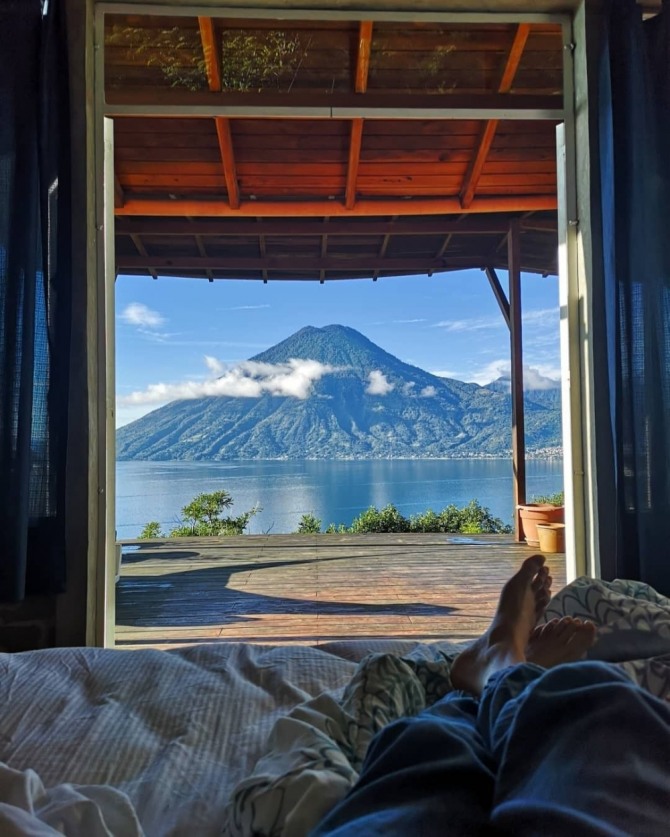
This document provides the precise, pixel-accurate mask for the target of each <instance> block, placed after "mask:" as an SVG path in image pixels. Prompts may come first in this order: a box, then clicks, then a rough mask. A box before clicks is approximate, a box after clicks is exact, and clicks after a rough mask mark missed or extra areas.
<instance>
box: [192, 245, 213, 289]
mask: <svg viewBox="0 0 670 837" xmlns="http://www.w3.org/2000/svg"><path fill="white" fill-rule="evenodd" d="M195 245H196V247H197V248H198V253H200V255H201V256H202V258H203V259H206V258H208V256H207V250H205V245H204V244H203V241H202V236H200V235H196V236H195ZM207 278H208V279H209V281H210V282H213V281H214V275H213V273H212V271H211V270H208V271H207Z"/></svg>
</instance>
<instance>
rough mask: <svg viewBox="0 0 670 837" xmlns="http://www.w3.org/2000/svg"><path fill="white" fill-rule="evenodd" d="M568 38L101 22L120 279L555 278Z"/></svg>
mask: <svg viewBox="0 0 670 837" xmlns="http://www.w3.org/2000/svg"><path fill="white" fill-rule="evenodd" d="M564 53H565V50H564V48H563V35H562V29H561V26H560V24H559V23H554V22H548V23H509V24H507V23H503V24H501V23H497V24H482V23H478V24H458V25H454V24H449V25H447V24H443V23H412V22H403V23H398V22H393V23H391V22H374V23H373V22H372V21H359V20H327V21H313V20H283V21H280V20H247V19H240V18H230V19H226V18H209V17H208V18H203V17H200V18H195V17H193V18H189V17H172V18H170V17H158V16H137V15H132V16H129V15H111V14H109V15H106V17H105V97H106V111H107V113H108V115H110V116H112V117H113V118H114V125H115V132H114V134H115V138H114V143H115V173H116V182H115V207H116V215H117V219H116V220H117V226H116V258H117V268H118V271H119V272H120V273H132V274H141V273H147V272H148V273H150V274H151V275H154V276H155V275H158V274H162V275H180V276H202V277H206V278H209V279H210V280H213V279H218V278H250V279H262V280H265V281H267V280H274V279H317V280H321V281H326V280H330V279H341V278H358V277H370V276H372V277H373V278H377V277H383V276H389V275H399V274H418V273H429V274H430V273H438V272H442V271H448V270H457V269H462V268H467V267H481V268H486V267H488V268H497V267H505V266H506V263H507V251H506V247H505V246H504V243H505V239H506V233H507V229H508V226H509V221H510V219H511V218H514V217H519V218H521V230H522V236H521V259H522V268H523V269H524V270H527V271H532V272H537V273H545V274H546V273H555V272H556V247H557V244H556V242H557V233H556V212H555V210H556V152H555V127H556V124H557V122H559V121H562V118H563V95H564V94H563V65H564Z"/></svg>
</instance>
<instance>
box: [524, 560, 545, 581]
mask: <svg viewBox="0 0 670 837" xmlns="http://www.w3.org/2000/svg"><path fill="white" fill-rule="evenodd" d="M545 561H546V558H545V557H544V555H531V556H530V558H526V560H525V561H524V562H523V564H522V565H521V569H520V570H519V575H521V576H523V577H524V578H526V579H527V580H528V581H529V582H530V581H531V580H532V579H533V578H535V576H536V575H537V574H538V572H539V571H540V570H541V569H542V566H543V565H544V562H545Z"/></svg>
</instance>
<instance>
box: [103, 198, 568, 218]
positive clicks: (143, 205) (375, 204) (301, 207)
mask: <svg viewBox="0 0 670 837" xmlns="http://www.w3.org/2000/svg"><path fill="white" fill-rule="evenodd" d="M556 207H557V199H556V195H517V196H510V197H507V196H504V197H482V198H477V200H475V201H473V202H472V204H471V206H470V207H469V210H468V211H469V212H472V213H486V212H522V211H524V210H531V209H532V210H537V211H540V210H548V209H554V210H555V209H556ZM115 212H116V214H117V216H123V215H156V216H160V217H163V218H168V217H172V218H175V217H184V216H187V215H190V216H193V217H194V218H226V217H227V218H233V217H254V218H255V217H258V216H265V217H268V218H325V217H331V218H333V217H338V216H339V217H342V216H351V217H354V216H358V217H371V216H383V215H401V216H402V215H460V214H462V212H463V207H462V206H461V202H460V200H459V199H458V198H418V199H416V200H415V199H412V200H398V199H390V200H385V199H382V200H365V201H358V202H357V203H356V205H355V206H354V208H353V209H347V208H346V207H345V205H344V204H343V203H340V202H339V201H329V200H316V201H246V202H244V203H240V205H239V207H238V208H236V209H234V208H233V207H232V206H231V205H230V203H229V202H228V201H216V200H211V201H210V200H183V199H179V198H178V199H176V200H169V199H165V200H163V199H157V198H131V197H126V202H125V204H124V205H123V206H121V207H117V208H116V210H115Z"/></svg>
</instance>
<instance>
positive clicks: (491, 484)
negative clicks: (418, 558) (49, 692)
mask: <svg viewBox="0 0 670 837" xmlns="http://www.w3.org/2000/svg"><path fill="white" fill-rule="evenodd" d="M116 468H117V471H116V478H117V488H116V520H117V537H118V538H120V539H127V538H134V537H137V535H138V534H139V533H140V531H141V530H142V528H143V526H144V524H145V523H147V522H148V521H150V520H158V521H159V522H160V523H161V525H162V527H163V529H164V531H167V530H168V528H169V527H170V526H171V525H173V524H174V523H175V522H176V521H177V519H178V517H179V512H180V509H181V508H182V506H184V505H185V504H186V503H188V502H189V501H190V500H192V499H193V497H194V496H195V495H196V494H199V493H201V492H203V491H216V490H219V489H225V490H226V491H228V492H229V493H230V494H231V495H232V497H233V500H234V506H233V508H232V512H233V513H234V514H236V513H240V512H242V511H244V510H246V509H249V508H251V507H252V506H254V505H255V504H259V505H261V506H262V507H263V510H262V511H261V512H260V514H258V515H256V517H254V518H253V519H252V521H251V523H250V526H249V528H248V530H247V531H248V532H250V533H252V534H261V533H265V532H270V533H272V534H281V533H286V532H294V531H295V530H296V529H297V527H298V522H299V521H300V518H301V516H302V515H303V514H307V513H311V514H314V515H316V517H319V518H321V520H322V523H323V527H324V528H325V526H326V525H327V524H328V523H346V524H347V525H349V524H350V523H351V521H352V520H353V519H354V517H356V516H357V515H358V514H360V513H361V512H362V511H364V510H365V509H367V508H368V507H369V506H377V508H381V507H382V506H385V505H386V504H387V503H394V504H395V505H396V506H397V507H398V509H399V510H400V511H401V512H402V513H403V514H405V515H410V514H416V513H418V512H423V511H426V510H427V509H429V508H432V509H433V510H434V511H440V510H441V509H443V508H444V507H445V506H446V505H449V504H450V503H454V504H456V505H457V506H463V505H465V504H466V503H468V502H469V501H470V500H473V499H477V500H479V502H480V503H481V504H482V505H483V506H488V508H489V509H490V510H491V511H492V513H493V514H494V515H495V516H496V517H499V518H501V519H502V520H503V521H505V522H506V523H511V522H512V511H513V509H512V463H511V460H509V459H447V460H442V459H441V460H435V459H429V460H426V459H414V460H398V459H395V460H389V459H384V460H373V461H368V460H365V461H361V460H358V461H312V460H290V461H286V462H276V461H265V460H260V461H238V462H117V466H116ZM526 475H527V495H528V497H529V498H531V497H532V496H533V495H537V494H553V493H554V492H556V491H560V490H561V489H562V487H563V462H562V460H561V459H558V458H556V459H531V460H529V461H528V463H527V466H526Z"/></svg>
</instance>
